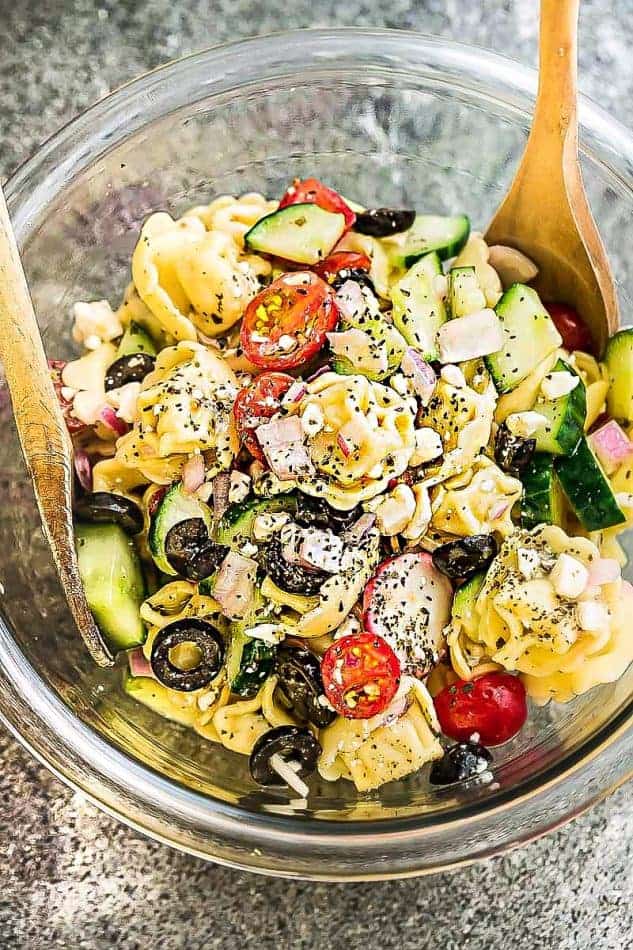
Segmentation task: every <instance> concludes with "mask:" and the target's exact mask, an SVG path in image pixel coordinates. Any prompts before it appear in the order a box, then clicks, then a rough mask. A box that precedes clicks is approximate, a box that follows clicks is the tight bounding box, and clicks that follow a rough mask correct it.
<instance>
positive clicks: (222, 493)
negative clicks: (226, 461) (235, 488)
mask: <svg viewBox="0 0 633 950" xmlns="http://www.w3.org/2000/svg"><path fill="white" fill-rule="evenodd" d="M230 488H231V473H230V472H220V473H219V475H216V476H215V478H214V479H213V517H214V519H215V522H216V524H217V522H218V521H219V520H220V518H221V517H222V515H223V514H224V512H225V511H226V509H227V508H228V507H229V490H230Z"/></svg>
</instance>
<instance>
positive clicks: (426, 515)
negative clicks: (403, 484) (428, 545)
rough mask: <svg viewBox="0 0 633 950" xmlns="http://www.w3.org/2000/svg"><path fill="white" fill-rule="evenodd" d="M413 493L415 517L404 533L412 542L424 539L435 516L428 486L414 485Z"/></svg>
mask: <svg viewBox="0 0 633 950" xmlns="http://www.w3.org/2000/svg"><path fill="white" fill-rule="evenodd" d="M412 491H413V496H414V498H415V511H414V512H413V517H412V518H411V520H410V521H409V523H408V525H407V526H406V528H405V529H404V531H403V532H402V533H403V535H404V536H405V538H407V539H408V540H410V541H414V540H416V539H417V538H421V537H422V535H423V534H424V532H425V531H426V529H427V528H428V526H429V524H430V522H431V517H432V514H433V512H432V510H431V499H430V497H429V492H428V489H427V488H426V486H425V485H414V486H413V489H412Z"/></svg>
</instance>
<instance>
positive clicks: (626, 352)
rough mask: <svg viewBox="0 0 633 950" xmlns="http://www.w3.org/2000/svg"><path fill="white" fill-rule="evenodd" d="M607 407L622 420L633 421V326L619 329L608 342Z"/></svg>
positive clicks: (611, 413)
mask: <svg viewBox="0 0 633 950" xmlns="http://www.w3.org/2000/svg"><path fill="white" fill-rule="evenodd" d="M604 360H605V363H606V364H607V370H608V372H609V392H608V393H607V409H608V410H609V415H610V416H612V417H613V418H614V419H618V420H620V421H626V422H633V327H626V328H625V329H624V330H619V331H618V332H617V333H616V334H615V335H614V336H612V337H611V339H610V340H609V342H608V343H607V350H606V353H605V357H604Z"/></svg>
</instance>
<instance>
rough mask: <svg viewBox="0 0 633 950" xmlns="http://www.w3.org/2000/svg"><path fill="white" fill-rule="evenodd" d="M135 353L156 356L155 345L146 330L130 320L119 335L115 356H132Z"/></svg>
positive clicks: (118, 357)
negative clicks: (119, 340)
mask: <svg viewBox="0 0 633 950" xmlns="http://www.w3.org/2000/svg"><path fill="white" fill-rule="evenodd" d="M135 353H147V355H148V356H156V347H155V346H154V341H153V340H152V338H151V336H150V335H149V333H148V332H147V330H144V329H143V327H142V326H139V324H138V323H135V322H134V321H133V320H132V321H131V323H130V325H129V326H128V328H127V330H126V331H125V333H124V334H123V336H122V337H121V342H120V343H119V348H118V349H117V351H116V358H117V359H120V358H121V357H122V356H134V354H135Z"/></svg>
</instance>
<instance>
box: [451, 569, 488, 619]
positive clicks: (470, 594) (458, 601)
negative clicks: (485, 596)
mask: <svg viewBox="0 0 633 950" xmlns="http://www.w3.org/2000/svg"><path fill="white" fill-rule="evenodd" d="M485 579H486V572H485V571H480V572H479V573H478V574H473V576H472V577H471V578H470V579H469V580H467V581H466V583H465V584H462V586H461V587H458V588H457V591H456V592H455V596H454V598H453V607H452V610H451V616H452V618H453V620H462V619H464V618H466V617H469V616H470V614H471V613H472V610H473V607H474V606H475V601H476V600H477V597H478V595H479V591H480V590H481V588H482V587H483V586H484V581H485Z"/></svg>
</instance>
